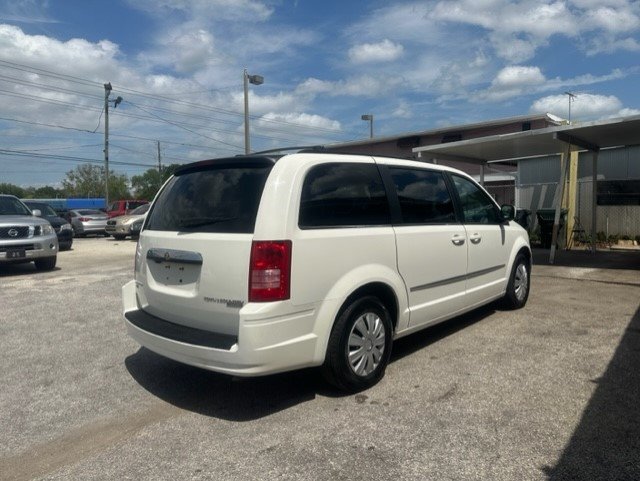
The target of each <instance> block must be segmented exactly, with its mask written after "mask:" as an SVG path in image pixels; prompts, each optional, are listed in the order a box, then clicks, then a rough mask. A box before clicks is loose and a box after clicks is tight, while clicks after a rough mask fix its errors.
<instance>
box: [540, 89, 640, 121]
mask: <svg viewBox="0 0 640 481" xmlns="http://www.w3.org/2000/svg"><path fill="white" fill-rule="evenodd" d="M529 110H530V111H531V113H544V112H549V113H552V114H555V115H558V116H560V117H563V118H568V117H569V97H568V96H567V95H549V96H547V97H542V98H540V99H538V100H536V101H535V102H533V104H532V105H531V108H530V109H529ZM639 113H640V110H637V109H629V108H624V107H623V106H622V102H621V101H620V99H618V98H617V97H616V96H615V95H595V94H581V93H578V94H577V96H576V97H575V98H574V99H573V101H572V102H571V120H572V121H586V120H594V119H604V118H615V117H625V116H629V115H638V114H639Z"/></svg>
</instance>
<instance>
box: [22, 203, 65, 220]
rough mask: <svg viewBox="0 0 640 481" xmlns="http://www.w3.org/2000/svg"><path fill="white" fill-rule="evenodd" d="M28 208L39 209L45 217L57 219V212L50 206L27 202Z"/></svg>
mask: <svg viewBox="0 0 640 481" xmlns="http://www.w3.org/2000/svg"><path fill="white" fill-rule="evenodd" d="M25 204H26V205H27V207H29V209H31V210H35V209H38V210H39V211H40V213H41V214H42V215H43V216H45V217H57V216H58V214H56V211H55V210H53V209H52V208H51V206H50V205H49V204H33V203H31V202H25Z"/></svg>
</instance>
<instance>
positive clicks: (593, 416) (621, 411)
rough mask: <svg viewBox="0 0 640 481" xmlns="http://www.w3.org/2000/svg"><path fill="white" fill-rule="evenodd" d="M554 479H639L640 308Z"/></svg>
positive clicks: (551, 473) (550, 471)
mask: <svg viewBox="0 0 640 481" xmlns="http://www.w3.org/2000/svg"><path fill="white" fill-rule="evenodd" d="M591 382H593V383H594V384H596V385H597V387H596V390H595V392H594V394H593V396H592V397H591V399H590V401H589V404H588V405H587V407H586V409H585V410H584V412H583V414H582V419H581V420H580V423H579V424H578V426H577V428H576V429H575V431H574V432H573V434H572V436H571V439H570V440H569V442H568V444H567V445H566V447H565V449H564V452H563V453H562V455H561V456H560V459H559V460H558V463H557V464H556V465H555V466H545V467H544V468H543V471H544V472H545V473H546V474H547V476H548V479H549V480H551V481H560V480H567V479H576V480H577V479H594V480H595V479H597V480H600V481H606V480H611V481H613V480H616V481H621V480H629V481H631V480H634V481H636V480H639V479H640V308H639V309H638V311H637V312H636V313H635V315H634V316H633V318H632V319H631V322H630V323H629V325H628V326H627V329H626V330H625V332H624V335H623V336H622V340H621V341H620V344H619V345H618V348H617V349H616V352H615V353H614V355H613V357H612V358H611V361H610V362H609V365H608V366H607V369H606V371H605V373H604V374H603V376H602V377H600V378H598V379H592V380H591Z"/></svg>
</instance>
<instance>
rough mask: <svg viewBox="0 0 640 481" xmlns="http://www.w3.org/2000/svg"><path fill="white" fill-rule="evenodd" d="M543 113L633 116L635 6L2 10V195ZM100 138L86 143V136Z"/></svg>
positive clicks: (214, 4) (33, 0)
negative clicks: (252, 82) (86, 172)
mask: <svg viewBox="0 0 640 481" xmlns="http://www.w3.org/2000/svg"><path fill="white" fill-rule="evenodd" d="M245 67H246V68H248V69H249V73H252V74H259V75H262V76H264V78H265V82H264V84H263V85H260V86H251V89H250V111H251V115H252V118H251V133H252V148H253V150H260V149H268V148H273V147H276V146H286V145H308V144H318V143H328V142H337V141H347V140H356V139H363V138H365V137H367V136H368V133H369V131H368V124H367V123H366V122H363V121H362V120H361V119H360V116H361V115H362V114H369V113H370V114H373V115H374V134H375V135H392V134H396V133H401V132H414V131H420V130H426V129H431V128H437V127H442V126H446V125H459V124H465V123H471V122H481V121H484V120H492V119H497V118H503V117H511V116H519V115H527V114H531V113H543V112H550V113H553V114H555V115H558V116H561V117H565V118H566V117H567V115H568V112H567V110H568V98H567V96H566V95H564V92H566V91H571V92H573V93H575V94H576V95H577V97H576V99H575V101H574V102H573V104H572V115H571V116H572V120H574V121H588V120H594V119H602V118H613V117H619V116H628V115H638V114H640V98H639V95H638V80H639V79H640V2H639V1H637V0H564V1H562V0H519V1H506V0H446V1H437V0H430V1H420V2H412V1H388V0H387V1H369V2H362V1H344V0H343V1H323V2H313V1H311V0H306V1H305V0H297V1H288V0H271V1H258V0H113V1H111V2H97V1H92V0H84V1H75V0H65V1H62V0H59V1H55V0H48V1H46V0H11V1H5V0H0V96H1V97H2V98H1V101H2V105H3V108H2V111H1V114H0V118H1V119H0V183H2V182H10V183H14V184H18V185H22V186H27V185H37V186H40V185H47V184H48V185H59V183H60V181H61V180H62V179H63V178H64V176H65V173H66V172H68V171H69V170H71V169H73V168H74V167H75V166H76V165H78V164H79V163H83V162H97V163H99V162H100V161H101V159H103V152H102V149H103V146H102V142H103V128H104V119H103V118H102V115H101V110H102V105H103V100H104V88H103V84H104V83H105V82H111V84H112V85H113V91H112V94H111V98H115V97H117V96H121V97H122V98H123V99H124V101H123V102H122V103H121V104H120V105H119V106H118V108H117V109H115V110H113V109H111V110H110V114H111V115H110V132H111V142H110V159H111V161H112V164H111V166H112V168H113V170H115V171H116V172H118V173H125V174H127V175H128V176H132V175H136V174H140V173H142V172H144V170H146V169H147V168H150V167H152V166H153V165H155V164H156V162H157V159H156V158H157V141H160V151H161V157H162V159H163V162H164V163H183V162H189V161H194V160H199V159H202V158H211V157H219V156H228V155H235V154H237V153H242V152H243V145H244V144H243V120H242V111H243V103H242V99H243V96H242V71H243V68H245ZM94 131H95V132H94Z"/></svg>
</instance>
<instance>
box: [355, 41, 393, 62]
mask: <svg viewBox="0 0 640 481" xmlns="http://www.w3.org/2000/svg"><path fill="white" fill-rule="evenodd" d="M403 53H404V48H403V46H402V45H400V44H397V43H393V42H392V41H391V40H389V39H384V40H383V41H382V42H378V43H363V44H360V45H355V46H353V47H351V48H350V49H349V59H350V60H351V61H352V62H353V63H355V64H361V63H368V62H390V61H393V60H397V59H398V58H400V57H401V56H402V54H403Z"/></svg>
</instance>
